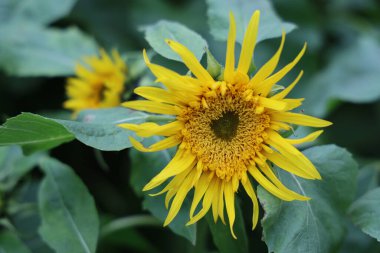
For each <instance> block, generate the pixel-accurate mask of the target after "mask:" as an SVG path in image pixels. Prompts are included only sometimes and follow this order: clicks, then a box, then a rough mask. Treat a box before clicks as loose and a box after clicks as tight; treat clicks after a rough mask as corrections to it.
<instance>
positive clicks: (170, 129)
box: [117, 121, 183, 138]
mask: <svg viewBox="0 0 380 253" xmlns="http://www.w3.org/2000/svg"><path fill="white" fill-rule="evenodd" d="M117 126H119V127H122V128H125V129H128V130H131V131H134V132H136V134H137V135H138V136H140V137H144V138H147V137H151V136H153V135H161V136H171V135H175V134H177V133H179V132H180V131H181V129H182V128H183V124H182V123H181V122H180V121H173V122H171V123H168V124H165V125H158V124H156V123H152V122H147V123H143V124H140V125H138V124H130V123H123V124H119V125H117Z"/></svg>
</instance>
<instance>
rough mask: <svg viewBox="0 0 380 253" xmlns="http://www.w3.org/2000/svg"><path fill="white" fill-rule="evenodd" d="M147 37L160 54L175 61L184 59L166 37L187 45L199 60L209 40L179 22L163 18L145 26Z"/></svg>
mask: <svg viewBox="0 0 380 253" xmlns="http://www.w3.org/2000/svg"><path fill="white" fill-rule="evenodd" d="M142 30H143V31H144V32H145V39H146V40H147V41H148V43H149V45H150V46H151V47H152V48H153V49H154V50H155V51H156V52H157V53H159V54H160V55H162V56H163V57H166V58H168V59H171V60H175V61H182V59H181V58H180V57H179V56H178V55H177V53H175V52H174V51H173V50H171V48H170V47H169V46H168V44H167V43H166V42H165V40H166V39H170V40H174V41H177V42H179V43H181V44H183V45H184V46H186V47H187V48H188V49H189V50H190V51H191V52H193V54H194V55H195V56H196V57H197V59H198V60H200V59H201V58H202V55H203V54H204V53H205V49H206V48H207V42H206V41H205V40H204V39H203V38H202V37H201V36H200V35H199V34H197V33H196V32H194V31H192V30H190V29H189V28H187V27H186V26H184V25H182V24H179V23H177V22H171V21H165V20H161V21H159V22H157V23H156V24H153V25H149V26H144V27H143V28H142Z"/></svg>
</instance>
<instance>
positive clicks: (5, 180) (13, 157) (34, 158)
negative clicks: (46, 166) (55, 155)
mask: <svg viewBox="0 0 380 253" xmlns="http://www.w3.org/2000/svg"><path fill="white" fill-rule="evenodd" d="M42 155H43V154H40V153H35V154H32V155H30V156H24V155H23V154H22V150H21V148H20V147H18V146H10V147H0V192H1V191H6V190H10V189H12V188H13V187H14V186H15V185H16V183H17V182H18V181H19V180H20V178H22V176H24V175H25V174H26V173H28V172H29V171H30V170H31V169H33V168H34V167H35V166H36V165H37V163H38V160H39V159H40V158H41V156H42Z"/></svg>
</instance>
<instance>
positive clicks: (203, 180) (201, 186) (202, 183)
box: [190, 174, 212, 219]
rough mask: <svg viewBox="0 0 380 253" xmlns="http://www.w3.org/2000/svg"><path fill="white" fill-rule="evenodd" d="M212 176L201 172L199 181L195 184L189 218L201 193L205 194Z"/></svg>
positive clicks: (200, 197) (191, 216)
mask: <svg viewBox="0 0 380 253" xmlns="http://www.w3.org/2000/svg"><path fill="white" fill-rule="evenodd" d="M211 179H212V177H210V176H209V175H207V174H203V175H202V176H201V177H200V179H199V181H198V182H197V183H196V185H195V192H194V197H193V202H192V203H191V207H190V219H191V218H193V215H194V212H195V209H196V208H197V206H198V204H199V202H200V201H201V199H202V197H203V195H204V194H205V192H206V190H207V188H208V186H209V184H210V182H211Z"/></svg>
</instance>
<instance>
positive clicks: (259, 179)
mask: <svg viewBox="0 0 380 253" xmlns="http://www.w3.org/2000/svg"><path fill="white" fill-rule="evenodd" d="M248 171H249V173H250V174H251V175H252V176H253V177H254V178H255V180H256V181H257V182H258V183H259V184H260V185H261V186H262V187H264V188H265V190H267V191H268V192H270V193H271V194H273V195H274V196H276V197H277V198H279V199H282V200H285V201H292V200H294V197H293V196H292V195H290V194H287V193H285V192H284V191H281V190H280V189H278V188H277V186H275V185H274V184H272V182H270V181H269V180H268V179H267V178H266V177H265V176H264V175H263V174H261V172H260V171H259V170H258V169H257V168H256V167H255V166H251V167H249V168H248Z"/></svg>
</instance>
